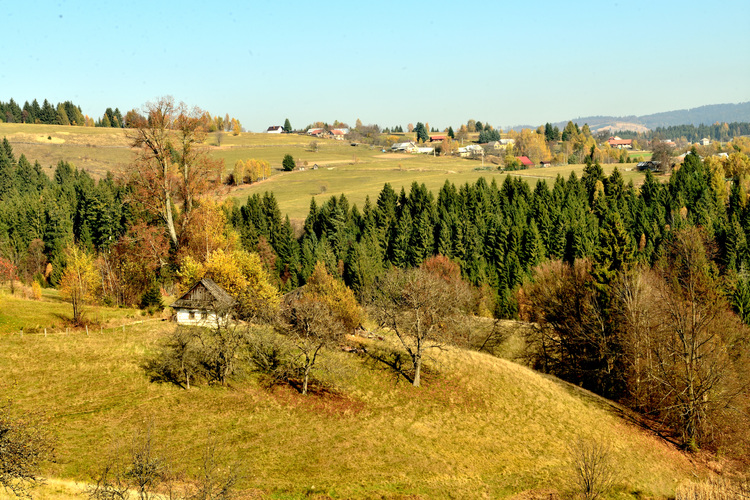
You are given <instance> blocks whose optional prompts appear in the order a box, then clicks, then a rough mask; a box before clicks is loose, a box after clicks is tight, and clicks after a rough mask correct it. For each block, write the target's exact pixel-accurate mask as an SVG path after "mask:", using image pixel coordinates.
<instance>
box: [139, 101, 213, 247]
mask: <svg viewBox="0 0 750 500" xmlns="http://www.w3.org/2000/svg"><path fill="white" fill-rule="evenodd" d="M144 112H145V116H135V117H133V119H134V122H133V123H132V125H131V126H132V127H133V128H132V129H131V132H130V133H129V136H128V137H129V138H130V140H131V145H132V146H133V147H134V148H135V149H136V160H135V162H134V165H133V166H134V168H133V169H132V170H131V172H130V175H129V176H128V177H129V178H128V181H129V183H130V185H131V186H132V187H133V195H134V197H135V199H136V201H138V202H139V203H140V204H141V205H142V206H143V207H144V208H145V209H146V210H147V211H149V212H151V213H153V214H155V215H157V216H158V217H159V218H160V219H161V220H162V221H163V222H164V224H165V225H166V230H167V234H168V235H169V239H170V241H171V243H172V245H173V246H174V247H175V248H179V246H180V243H181V234H182V232H183V231H184V230H185V229H186V228H187V227H188V226H189V224H190V222H191V216H192V211H193V207H194V204H195V201H196V200H197V199H198V198H200V196H201V195H203V194H205V193H206V191H207V190H208V189H209V188H210V187H211V186H212V185H214V184H218V183H219V181H220V174H221V171H222V170H223V161H216V160H213V159H211V158H210V157H209V156H208V153H207V150H206V148H205V146H204V145H203V141H204V139H205V136H206V130H207V126H208V123H207V121H206V119H205V114H204V113H202V112H201V111H200V110H199V109H197V108H193V109H192V110H188V109H187V107H186V106H185V104H183V103H180V104H179V105H177V104H175V102H174V99H173V98H172V97H162V98H161V99H159V100H158V101H156V102H153V103H148V104H147V105H146V107H145V108H144ZM173 206H175V207H177V211H178V212H177V213H176V214H175V213H173V211H172V208H173Z"/></svg>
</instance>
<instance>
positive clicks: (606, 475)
mask: <svg viewBox="0 0 750 500" xmlns="http://www.w3.org/2000/svg"><path fill="white" fill-rule="evenodd" d="M569 453H570V458H571V465H572V467H573V480H574V481H575V486H576V489H577V490H578V492H579V493H580V494H581V495H582V496H583V498H584V499H585V500H595V499H597V498H599V497H601V496H602V495H605V494H606V493H607V492H608V491H609V490H610V489H611V488H612V485H613V483H614V481H615V470H616V469H615V464H614V460H613V459H612V453H611V451H610V448H609V446H608V445H606V444H604V443H602V442H599V441H596V440H591V439H583V438H578V440H577V441H576V442H575V443H574V444H573V445H572V446H571V447H570V448H569Z"/></svg>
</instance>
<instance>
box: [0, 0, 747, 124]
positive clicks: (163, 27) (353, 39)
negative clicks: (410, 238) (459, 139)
mask: <svg viewBox="0 0 750 500" xmlns="http://www.w3.org/2000/svg"><path fill="white" fill-rule="evenodd" d="M748 19H750V2H748V1H747V0H737V1H735V0H732V1H723V2H716V3H712V2H705V1H700V2H699V1H694V0H684V1H663V2H662V1H658V0H651V1H641V0H636V1H625V0H616V1H612V0H604V1H602V0H600V1H589V0H587V1H581V2H561V1H559V0H557V1H533V2H531V1H529V2H527V1H523V0H517V1H515V2H503V1H487V2H481V1H480V2H445V1H442V0H433V1H431V2H410V1H390V0H386V1H380V2H356V1H354V2H344V1H328V2H314V1H309V0H307V1H295V0H289V1H246V2H241V1H225V2H219V3H212V2H206V1H205V0H204V1H201V2H192V1H159V0H150V1H141V0H136V1H122V0H118V1H108V0H97V1H66V0H58V1H23V0H5V1H4V2H3V3H2V8H0V20H1V21H2V22H1V23H0V25H2V35H1V36H2V42H0V43H2V47H3V51H2V53H3V61H2V64H1V65H0V100H2V101H4V102H7V101H8V100H9V99H10V98H11V97H12V98H14V99H15V100H16V101H18V102H19V104H21V105H22V104H23V102H24V101H26V100H28V101H31V100H32V99H35V98H36V99H39V101H40V103H41V101H42V100H43V99H45V98H46V99H49V100H50V102H52V103H53V104H56V103H57V102H61V101H65V100H72V101H73V102H75V103H76V104H78V105H80V106H81V108H82V110H83V112H84V113H85V114H88V115H90V116H93V117H97V118H98V117H101V115H102V114H103V113H104V110H105V109H106V108H107V107H112V108H114V107H119V108H120V110H121V111H122V113H123V114H124V113H125V112H126V111H127V110H129V109H132V108H141V107H142V106H143V105H144V104H145V103H146V102H148V101H151V100H154V99H156V98H158V97H160V96H164V95H171V96H174V98H175V99H176V100H178V101H184V102H185V103H187V104H188V105H190V106H199V107H201V108H203V109H205V110H207V111H209V112H211V113H212V114H214V115H216V114H219V115H221V116H223V115H224V114H225V113H229V114H230V115H231V116H234V117H237V118H238V119H239V120H240V121H241V122H242V125H243V126H244V127H245V128H247V129H248V130H252V131H261V130H265V129H266V127H268V126H270V125H281V124H283V122H284V119H285V118H289V119H290V121H291V123H292V126H293V127H295V128H297V127H299V128H301V127H304V126H305V125H307V124H309V123H312V122H314V121H317V120H321V121H326V122H333V120H336V119H338V120H340V121H344V122H348V123H351V124H353V123H354V122H355V121H356V119H357V118H359V119H361V120H362V122H364V123H365V124H368V123H377V124H379V125H380V126H381V127H385V126H393V125H402V126H406V124H408V123H409V122H411V123H416V122H417V121H422V122H429V123H430V126H435V127H439V128H441V129H442V128H444V127H447V126H448V125H453V126H457V125H460V124H461V123H465V122H466V121H467V120H468V119H470V118H473V119H475V120H480V121H482V122H489V123H491V124H493V125H495V126H507V125H517V124H531V125H536V124H541V123H545V122H547V121H550V122H554V121H562V120H568V119H571V118H576V117H581V116H589V115H618V116H619V115H631V114H633V115H642V114H650V113H655V112H660V111H670V110H674V109H683V108H693V107H697V106H702V105H705V104H719V103H737V102H745V101H750V29H748V26H747V21H748Z"/></svg>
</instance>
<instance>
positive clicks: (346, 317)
mask: <svg viewBox="0 0 750 500" xmlns="http://www.w3.org/2000/svg"><path fill="white" fill-rule="evenodd" d="M306 293H307V294H309V295H311V296H314V297H315V298H316V299H317V300H320V301H321V302H323V303H324V304H325V305H326V306H327V307H328V308H329V309H330V310H331V312H332V313H333V316H334V317H335V318H338V319H339V321H341V323H342V324H343V325H344V328H345V329H346V330H347V331H350V332H351V331H352V330H354V329H355V328H357V327H358V326H359V325H360V324H361V323H362V308H361V307H359V304H358V303H357V298H356V297H355V296H354V292H353V291H352V290H351V289H350V288H349V287H347V286H346V285H345V284H344V282H343V281H340V280H337V279H336V278H334V277H333V276H332V275H331V274H329V273H328V270H327V268H326V265H325V264H324V263H323V262H320V261H318V262H317V263H316V264H315V268H314V269H313V272H312V275H310V278H309V279H308V280H307V291H306Z"/></svg>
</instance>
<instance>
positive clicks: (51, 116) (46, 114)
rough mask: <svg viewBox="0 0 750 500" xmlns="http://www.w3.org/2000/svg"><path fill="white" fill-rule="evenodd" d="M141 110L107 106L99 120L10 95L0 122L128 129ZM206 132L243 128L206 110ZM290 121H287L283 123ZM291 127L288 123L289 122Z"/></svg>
mask: <svg viewBox="0 0 750 500" xmlns="http://www.w3.org/2000/svg"><path fill="white" fill-rule="evenodd" d="M142 118H143V116H142V115H141V113H140V112H139V111H138V110H136V109H132V110H130V111H128V112H127V113H126V115H125V117H123V116H122V113H120V110H119V109H118V108H115V109H114V110H113V109H112V108H107V109H106V110H105V111H104V114H103V115H102V117H101V118H99V119H98V120H94V119H93V118H90V117H89V116H88V115H84V114H83V113H82V112H81V107H80V106H77V105H75V104H73V103H72V102H71V101H65V102H61V103H58V104H57V105H56V106H53V105H52V104H51V103H50V102H49V101H47V99H45V100H44V102H43V103H42V105H41V106H40V105H39V102H38V101H37V100H36V99H34V100H33V101H32V102H31V103H29V102H28V101H26V102H25V103H24V105H23V106H20V105H19V104H18V103H17V102H16V101H15V100H13V98H11V99H10V101H8V102H7V103H6V102H2V101H0V122H6V123H42V124H47V125H78V126H82V127H114V128H126V127H127V128H131V127H135V126H136V124H137V123H138V122H139V121H140V119H142ZM202 119H203V121H204V123H205V125H206V131H207V132H217V131H227V132H232V133H234V134H235V135H238V134H239V133H240V132H241V130H242V125H241V124H240V121H239V120H238V119H236V118H230V117H229V114H228V113H227V114H226V115H225V116H224V117H221V116H218V115H217V116H211V115H210V114H209V113H207V112H206V113H203V117H202ZM288 124H289V120H287V123H286V125H288ZM289 129H290V130H291V125H289Z"/></svg>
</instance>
